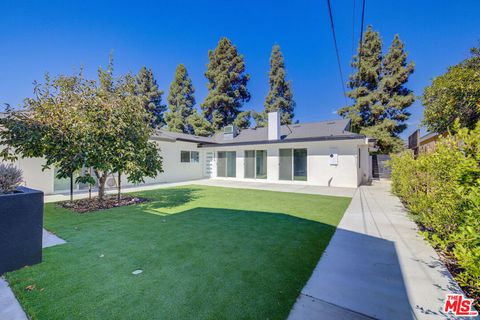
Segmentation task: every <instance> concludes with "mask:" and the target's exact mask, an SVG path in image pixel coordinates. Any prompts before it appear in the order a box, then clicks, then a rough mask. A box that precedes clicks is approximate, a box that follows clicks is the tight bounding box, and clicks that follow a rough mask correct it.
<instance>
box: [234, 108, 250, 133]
mask: <svg viewBox="0 0 480 320" xmlns="http://www.w3.org/2000/svg"><path fill="white" fill-rule="evenodd" d="M251 118H252V113H251V111H242V112H240V113H239V114H238V115H237V117H236V118H235V120H234V121H233V124H234V125H235V126H237V128H240V129H245V128H249V127H250V121H251Z"/></svg>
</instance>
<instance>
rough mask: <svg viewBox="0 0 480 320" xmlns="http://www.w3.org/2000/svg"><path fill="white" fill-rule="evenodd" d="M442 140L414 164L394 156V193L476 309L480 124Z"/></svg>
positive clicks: (479, 297)
mask: <svg viewBox="0 0 480 320" xmlns="http://www.w3.org/2000/svg"><path fill="white" fill-rule="evenodd" d="M454 132H457V133H456V134H449V135H447V136H446V137H444V138H442V139H440V140H439V141H438V143H437V145H436V149H435V151H433V152H430V153H426V154H421V155H419V156H418V158H417V159H414V157H413V154H412V153H411V152H410V151H405V152H403V153H401V154H399V155H396V156H393V157H392V160H391V162H390V165H391V168H392V190H393V192H394V193H395V194H397V195H398V196H399V197H400V198H401V199H402V200H403V202H404V203H405V205H406V206H407V208H408V209H409V211H410V212H411V213H412V215H413V218H414V219H415V220H416V221H417V223H418V224H419V225H420V227H421V229H422V230H423V234H424V236H425V237H426V239H428V241H430V242H431V243H432V245H433V246H435V247H436V248H437V249H438V250H440V251H441V252H442V255H443V257H444V258H445V260H446V262H447V265H448V266H449V269H450V271H451V272H452V273H453V275H454V276H455V279H456V280H457V282H458V283H459V284H460V285H461V286H462V288H463V289H464V291H465V292H466V293H467V295H469V296H470V297H471V298H474V299H475V300H476V307H477V308H478V307H479V306H480V122H479V123H478V124H477V127H476V129H474V130H468V129H466V128H462V129H460V128H459V127H458V124H457V125H456V128H455V130H454Z"/></svg>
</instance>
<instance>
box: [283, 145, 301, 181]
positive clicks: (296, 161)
mask: <svg viewBox="0 0 480 320" xmlns="http://www.w3.org/2000/svg"><path fill="white" fill-rule="evenodd" d="M279 151H280V152H279V155H280V167H279V169H280V172H279V179H280V180H298V181H307V149H280V150H279Z"/></svg>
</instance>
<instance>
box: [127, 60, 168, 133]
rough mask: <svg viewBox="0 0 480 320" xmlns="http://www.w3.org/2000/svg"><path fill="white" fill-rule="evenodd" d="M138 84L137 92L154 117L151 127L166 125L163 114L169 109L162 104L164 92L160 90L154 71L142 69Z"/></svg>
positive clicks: (137, 80)
mask: <svg viewBox="0 0 480 320" xmlns="http://www.w3.org/2000/svg"><path fill="white" fill-rule="evenodd" d="M136 82H137V87H136V89H135V92H136V94H137V95H139V96H140V97H142V99H143V106H144V108H145V110H147V112H149V113H150V114H151V115H152V117H151V125H152V126H153V127H161V126H163V125H165V119H164V118H163V113H164V112H165V110H166V109H167V107H166V106H165V105H163V104H162V95H163V91H162V90H160V89H159V88H158V85H157V81H156V80H155V78H154V77H153V72H152V69H147V68H146V67H142V68H141V69H140V72H139V73H138V75H137V77H136Z"/></svg>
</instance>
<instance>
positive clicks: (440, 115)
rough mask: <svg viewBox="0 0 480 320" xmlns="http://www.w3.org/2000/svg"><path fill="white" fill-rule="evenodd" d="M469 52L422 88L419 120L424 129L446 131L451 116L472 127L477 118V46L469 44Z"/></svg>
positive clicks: (479, 82) (479, 98) (479, 91)
mask: <svg viewBox="0 0 480 320" xmlns="http://www.w3.org/2000/svg"><path fill="white" fill-rule="evenodd" d="M471 54H472V56H471V57H469V58H467V59H466V60H464V61H462V62H461V63H459V64H457V65H455V66H452V67H450V68H449V69H448V71H447V72H446V73H445V74H443V75H441V76H439V77H436V78H435V79H434V80H433V81H432V84H431V85H430V86H428V87H426V88H425V90H424V93H423V97H422V103H423V105H424V106H425V108H424V111H423V116H424V119H423V124H424V125H425V126H426V127H427V129H428V131H432V132H438V133H443V132H446V131H448V130H450V129H452V128H453V124H454V122H455V119H458V120H459V123H460V126H461V127H467V128H469V129H473V128H474V127H475V125H476V123H477V122H478V121H479V120H480V47H478V48H472V49H471Z"/></svg>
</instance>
